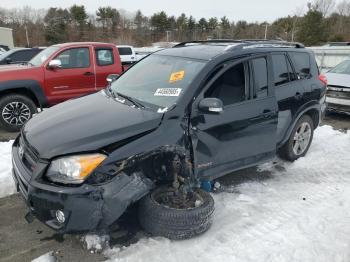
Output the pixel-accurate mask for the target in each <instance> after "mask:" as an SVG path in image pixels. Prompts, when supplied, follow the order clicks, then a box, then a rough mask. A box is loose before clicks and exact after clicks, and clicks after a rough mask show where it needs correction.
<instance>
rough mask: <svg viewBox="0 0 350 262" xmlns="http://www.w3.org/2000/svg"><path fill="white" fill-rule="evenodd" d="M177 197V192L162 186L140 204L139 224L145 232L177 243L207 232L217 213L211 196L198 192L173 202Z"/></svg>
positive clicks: (201, 191) (198, 190)
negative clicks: (214, 214) (183, 199)
mask: <svg viewBox="0 0 350 262" xmlns="http://www.w3.org/2000/svg"><path fill="white" fill-rule="evenodd" d="M174 196H175V192H174V189H172V188H168V187H160V188H158V189H156V190H154V191H153V192H152V193H150V194H149V195H147V196H145V197H144V198H143V199H142V200H141V201H140V205H139V221H140V224H141V226H142V227H143V229H144V230H145V231H146V232H148V233H151V234H152V235H155V236H163V237H167V238H169V239H177V240H179V239H187V238H191V237H194V236H196V235H199V234H201V233H204V232H205V231H207V230H208V229H209V227H210V226H211V224H212V216H213V212H214V199H213V198H212V197H211V195H210V194H209V193H207V192H205V191H203V190H201V189H196V190H195V191H194V192H193V193H189V194H188V196H187V197H186V200H185V201H182V200H181V201H176V200H175V201H174V200H170V199H173V198H174ZM175 198H176V196H175Z"/></svg>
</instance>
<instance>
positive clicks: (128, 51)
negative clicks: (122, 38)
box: [118, 47, 132, 55]
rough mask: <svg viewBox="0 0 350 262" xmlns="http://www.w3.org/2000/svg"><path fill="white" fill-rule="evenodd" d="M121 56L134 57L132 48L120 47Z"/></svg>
mask: <svg viewBox="0 0 350 262" xmlns="http://www.w3.org/2000/svg"><path fill="white" fill-rule="evenodd" d="M118 51H119V55H132V51H131V48H130V47H118Z"/></svg>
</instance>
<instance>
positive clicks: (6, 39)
mask: <svg viewBox="0 0 350 262" xmlns="http://www.w3.org/2000/svg"><path fill="white" fill-rule="evenodd" d="M0 45H5V46H8V47H9V48H10V49H11V48H13V47H14V45H13V34H12V29H11V28H6V27H0Z"/></svg>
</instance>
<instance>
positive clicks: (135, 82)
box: [111, 54, 205, 108]
mask: <svg viewBox="0 0 350 262" xmlns="http://www.w3.org/2000/svg"><path fill="white" fill-rule="evenodd" d="M204 64H205V62H204V61H201V60H193V59H187V58H183V57H173V56H163V55H156V54H154V55H151V56H149V57H147V58H145V59H143V60H141V61H140V62H138V63H137V64H135V65H134V66H133V67H131V68H130V69H129V70H128V71H127V72H126V73H125V74H124V75H122V76H121V77H120V78H119V79H118V80H117V81H115V82H114V83H113V84H112V86H111V89H112V91H113V92H114V93H120V94H123V95H126V96H129V97H132V98H135V99H137V100H138V101H140V102H141V103H143V104H144V103H146V104H150V105H153V106H156V107H158V108H169V107H170V106H172V105H173V104H174V103H176V101H177V100H178V98H179V97H180V96H181V95H182V94H183V93H184V92H185V90H186V89H187V88H188V86H189V85H190V84H191V82H192V81H193V79H194V77H195V76H196V75H197V74H198V72H199V71H200V70H201V69H202V68H203V67H204Z"/></svg>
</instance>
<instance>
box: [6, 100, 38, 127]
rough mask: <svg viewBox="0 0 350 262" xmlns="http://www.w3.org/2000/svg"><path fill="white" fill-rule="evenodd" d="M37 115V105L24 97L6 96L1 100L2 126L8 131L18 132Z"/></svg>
mask: <svg viewBox="0 0 350 262" xmlns="http://www.w3.org/2000/svg"><path fill="white" fill-rule="evenodd" d="M35 113H37V108H36V105H35V103H34V102H33V101H32V100H31V99H30V98H28V97H26V96H24V95H6V96H3V97H1V98H0V125H1V127H2V128H3V129H5V130H6V131H9V132H18V131H19V130H20V129H21V128H22V126H23V125H24V124H25V123H26V122H27V121H28V120H29V119H30V118H31V117H32V116H33V114H35Z"/></svg>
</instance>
